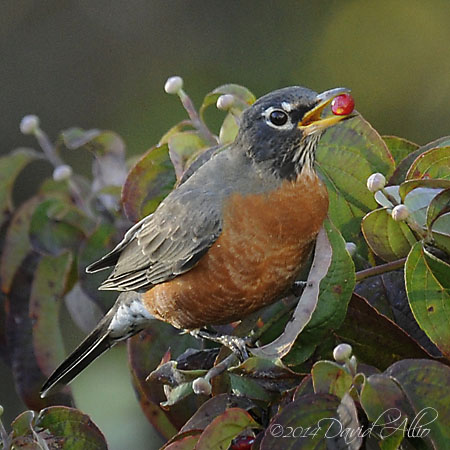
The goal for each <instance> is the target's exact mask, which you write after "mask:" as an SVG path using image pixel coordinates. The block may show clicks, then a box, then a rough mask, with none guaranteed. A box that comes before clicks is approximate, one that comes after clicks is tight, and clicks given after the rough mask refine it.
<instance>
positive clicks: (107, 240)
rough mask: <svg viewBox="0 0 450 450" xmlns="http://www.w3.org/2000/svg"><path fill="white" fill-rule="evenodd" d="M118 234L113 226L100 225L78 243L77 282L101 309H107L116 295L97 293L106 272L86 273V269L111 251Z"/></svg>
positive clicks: (107, 224)
mask: <svg viewBox="0 0 450 450" xmlns="http://www.w3.org/2000/svg"><path fill="white" fill-rule="evenodd" d="M120 237H121V236H119V232H118V231H117V229H116V228H115V227H114V225H112V224H109V223H100V224H99V225H98V227H97V228H96V230H95V231H94V232H93V233H92V234H91V235H89V236H88V237H87V239H86V240H85V241H84V242H82V243H80V246H79V251H78V258H77V261H78V280H79V282H80V285H81V289H82V290H83V292H85V293H86V294H87V295H88V297H89V298H90V299H91V300H93V301H95V302H96V303H97V304H98V305H99V306H100V307H101V308H102V309H105V310H106V308H109V307H110V306H111V305H112V303H113V301H114V299H115V298H116V297H117V294H116V293H115V292H112V291H99V290H98V287H99V286H100V284H101V283H102V281H104V279H105V276H106V272H96V273H89V274H88V273H86V267H87V266H88V265H89V264H92V263H93V262H94V261H98V260H99V259H100V258H101V257H102V256H104V255H105V254H106V253H108V252H109V251H110V250H112V248H113V246H114V245H116V244H117V242H118V240H119V239H120Z"/></svg>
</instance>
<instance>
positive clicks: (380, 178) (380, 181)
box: [367, 173, 386, 192]
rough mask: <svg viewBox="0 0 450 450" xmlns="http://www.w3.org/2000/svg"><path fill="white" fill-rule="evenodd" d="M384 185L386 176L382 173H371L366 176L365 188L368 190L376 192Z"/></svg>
mask: <svg viewBox="0 0 450 450" xmlns="http://www.w3.org/2000/svg"><path fill="white" fill-rule="evenodd" d="M384 186H386V178H385V177H384V175H383V174H382V173H373V174H372V175H370V177H369V178H367V189H369V191H370V192H377V191H379V190H380V189H383V188H384Z"/></svg>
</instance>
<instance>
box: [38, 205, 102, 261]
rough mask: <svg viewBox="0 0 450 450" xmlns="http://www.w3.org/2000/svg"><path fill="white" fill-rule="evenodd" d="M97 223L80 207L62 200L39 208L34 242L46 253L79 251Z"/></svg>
mask: <svg viewBox="0 0 450 450" xmlns="http://www.w3.org/2000/svg"><path fill="white" fill-rule="evenodd" d="M93 226H94V224H93V223H92V222H90V220H89V219H88V218H87V217H86V216H85V215H84V214H83V213H82V211H80V210H78V209H77V208H75V207H73V206H71V205H69V204H67V203H65V202H64V201H63V200H61V199H58V198H50V199H47V200H44V201H43V202H42V203H40V204H39V205H38V206H36V208H35V210H34V212H33V215H32V217H31V222H30V230H29V232H30V241H31V243H32V245H33V248H34V249H35V250H36V251H38V252H40V253H43V254H50V255H57V254H59V253H61V251H63V250H67V249H72V250H76V249H77V248H78V247H79V246H80V244H81V242H82V241H83V239H84V238H85V236H86V233H88V232H89V231H90V230H91V229H92V227H93Z"/></svg>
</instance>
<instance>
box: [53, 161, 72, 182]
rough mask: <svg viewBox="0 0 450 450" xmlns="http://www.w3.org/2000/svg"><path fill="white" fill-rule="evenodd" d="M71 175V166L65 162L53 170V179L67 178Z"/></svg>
mask: <svg viewBox="0 0 450 450" xmlns="http://www.w3.org/2000/svg"><path fill="white" fill-rule="evenodd" d="M71 176H72V167H70V166H68V165H67V164H61V165H60V166H58V167H56V168H55V170H54V171H53V179H54V180H55V181H63V180H67V179H68V178H70V177H71Z"/></svg>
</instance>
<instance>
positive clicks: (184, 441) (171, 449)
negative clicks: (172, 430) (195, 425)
mask: <svg viewBox="0 0 450 450" xmlns="http://www.w3.org/2000/svg"><path fill="white" fill-rule="evenodd" d="M199 434H200V433H197V434H195V435H188V436H184V437H182V438H180V439H177V440H176V441H173V442H172V443H170V444H169V445H167V446H166V445H165V446H164V447H163V448H162V449H161V450H163V449H164V450H194V449H195V446H196V444H197V442H198V439H199Z"/></svg>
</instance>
